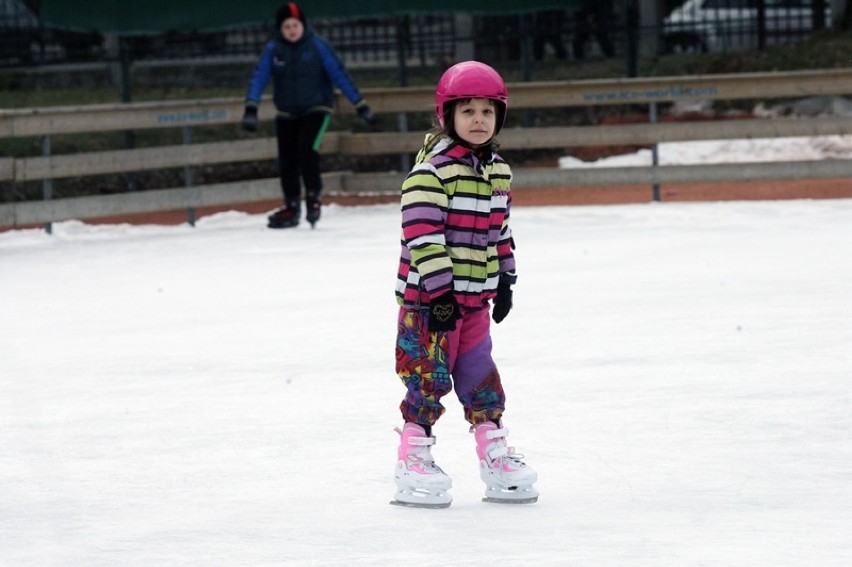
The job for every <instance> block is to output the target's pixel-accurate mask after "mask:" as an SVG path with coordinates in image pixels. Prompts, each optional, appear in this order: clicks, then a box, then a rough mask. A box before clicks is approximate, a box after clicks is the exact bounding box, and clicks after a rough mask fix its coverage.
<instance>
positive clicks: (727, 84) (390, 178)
mask: <svg viewBox="0 0 852 567" xmlns="http://www.w3.org/2000/svg"><path fill="white" fill-rule="evenodd" d="M509 91H510V93H511V97H512V98H511V107H512V109H513V110H515V109H519V108H554V107H570V106H598V105H624V104H630V105H636V104H642V105H655V104H658V103H668V102H698V101H705V100H743V99H753V100H761V101H762V100H769V99H788V98H800V97H807V96H828V95H846V94H850V93H852V69H832V70H816V71H802V72H791V73H754V74H737V75H704V76H693V77H652V78H639V79H618V80H591V81H563V82H542V83H518V84H511V85H509ZM432 92H433V91H432V89H431V88H421V87H415V88H396V89H365V91H364V94H365V96H366V97H367V98H368V100H369V101H370V103H371V106H372V107H373V108H374V109H375V111H376V112H379V113H400V112H426V113H429V112H432V110H431V109H432V104H433V102H432V100H433V99H432V96H433V94H432ZM338 108H339V109H340V112H343V113H351V112H352V109H351V106H350V105H348V104H346V103H344V102H342V101H341V103H340V104H338ZM242 109H243V104H242V100H241V99H238V98H219V99H202V100H182V101H162V102H143V103H132V104H105V105H88V106H76V107H53V108H31V109H20V110H5V111H0V138H21V137H34V136H46V137H50V136H54V135H60V134H74V133H77V134H79V133H87V132H105V131H118V130H133V129H153V128H175V127H191V126H196V125H214V124H227V123H235V122H238V121H239V120H240V118H241V116H242ZM273 115H274V112H273V108H272V103H271V101H270V99H269V97H267V98H265V99H264V101H263V103H262V105H261V117H265V118H266V119H270V118H271V117H272V116H273ZM850 132H852V117H849V116H830V117H812V118H807V119H799V118H789V117H788V118H774V119H747V120H745V119H738V120H721V121H702V122H700V125H698V126H697V123H695V122H686V123H685V122H678V123H648V124H625V125H619V126H586V127H550V128H507V129H505V130H504V131H503V132H502V133H501V136H500V139H501V145H502V147H503V148H505V149H544V148H569V147H576V146H608V145H652V144H657V143H661V142H672V141H695V140H714V139H744V138H772V137H788V136H824V135H846V134H849V133H850ZM422 141H423V133H422V132H374V133H351V132H328V133H327V134H326V136H325V137H324V140H323V145H322V147H321V151H322V152H323V153H327V154H347V155H380V154H399V153H412V152H415V151H417V150H418V149H419V148H420V145H421V144H422ZM275 153H276V146H275V140H274V138H255V139H250V140H231V141H223V142H215V143H202V144H184V145H169V146H159V147H152V148H139V149H128V150H114V151H103V152H84V153H77V154H72V155H45V156H33V157H22V158H12V157H0V181H6V182H13V183H18V182H26V181H38V180H42V181H47V180H52V179H59V178H68V177H86V176H91V175H102V174H110V173H125V172H132V171H142V170H156V169H163V168H169V167H185V166H202V165H207V164H217V163H225V162H244V161H252V160H268V159H274V157H275ZM402 175H404V173H393V174H357V175H356V174H351V173H345V172H338V173H335V174H326V175H325V176H324V177H325V178H326V179H327V183H326V185H327V186H328V190H329V192H334V191H339V192H349V193H358V192H365V191H366V192H382V191H396V190H398V188H399V184H400V182H401V177H402ZM820 177H833V178H845V177H849V178H852V160H835V161H833V162H826V163H820V162H796V163H792V164H790V163H787V164H779V163H754V164H748V165H743V164H721V165H712V166H708V165H695V166H677V167H674V166H660V167H647V168H639V167H637V168H601V169H596V170H558V169H552V170H550V169H545V170H528V171H525V170H517V171H516V181H515V186H516V187H519V188H522V187H553V186H559V187H570V186H574V185H619V184H637V183H650V184H658V183H673V182H681V183H685V182H700V181H726V180H730V181H741V180H755V179H801V178H820ZM850 183H852V181H850ZM261 186H262V187H264V189H263V190H259V189H258V188H259V187H261ZM277 192H278V189H277V182H276V181H275V180H259V181H257V182H251V183H250V182H243V183H232V184H218V185H215V186H206V187H205V186H200V187H189V188H187V187H182V188H175V189H165V190H160V191H145V192H143V193H144V195H143V194H135V193H127V194H119V195H111V196H98V197H82V198H74V199H57V200H51V201H37V202H26V203H9V204H0V226H17V225H23V224H30V223H42V222H52V221H57V220H63V219H68V218H93V217H97V216H104V215H112V214H126V213H135V212H148V211H152V210H171V209H178V208H193V207H200V206H206V205H209V204H216V205H227V204H233V203H239V202H248V201H252V200H260V199H263V200H265V199H269V198H275V197H276V196H277ZM205 193H209V195H205ZM99 200H100V201H99ZM104 203H109V204H108V205H104Z"/></svg>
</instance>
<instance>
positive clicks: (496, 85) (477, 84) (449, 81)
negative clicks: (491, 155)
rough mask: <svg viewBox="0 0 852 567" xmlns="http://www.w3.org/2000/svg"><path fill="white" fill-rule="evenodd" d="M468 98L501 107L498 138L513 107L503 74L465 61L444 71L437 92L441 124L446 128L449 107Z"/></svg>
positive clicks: (436, 105) (498, 114)
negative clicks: (484, 99) (455, 101)
mask: <svg viewBox="0 0 852 567" xmlns="http://www.w3.org/2000/svg"><path fill="white" fill-rule="evenodd" d="M467 98H487V99H490V100H493V101H494V102H495V103H496V104H497V123H496V125H495V127H494V135H495V136H496V135H497V133H498V132H499V131H500V129H501V128H502V127H503V124H504V123H505V122H506V109H507V108H508V106H509V92H508V91H507V90H506V84H505V83H504V82H503V78H502V77H501V76H500V74H499V73H498V72H497V71H495V70H494V69H493V68H491V67H489V66H488V65H486V64H485V63H480V62H479V61H462V62H461V63H456V64H455V65H453V66H452V67H450V68H449V69H447V70H446V71H444V74H443V75H441V80H440V81H438V87H437V88H436V89H435V112H436V113H437V115H438V124H440V125H441V126H444V112H445V111H446V105H447V103H449V102H452V101H454V100H458V99H467Z"/></svg>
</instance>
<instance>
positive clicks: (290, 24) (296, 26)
mask: <svg viewBox="0 0 852 567" xmlns="http://www.w3.org/2000/svg"><path fill="white" fill-rule="evenodd" d="M304 34H305V26H304V25H303V24H302V21H301V20H300V19H298V18H287V19H286V20H284V21H283V22H281V35H282V36H283V37H284V39H286V40H287V41H289V42H290V43H296V42H297V41H299V40H300V39H302V36H303V35H304Z"/></svg>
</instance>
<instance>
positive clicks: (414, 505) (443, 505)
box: [390, 500, 452, 510]
mask: <svg viewBox="0 0 852 567" xmlns="http://www.w3.org/2000/svg"><path fill="white" fill-rule="evenodd" d="M390 504H391V505H392V506H401V507H403V508H426V509H432V510H437V509H441V508H449V507H450V504H452V502H403V501H402V500H391V501H390Z"/></svg>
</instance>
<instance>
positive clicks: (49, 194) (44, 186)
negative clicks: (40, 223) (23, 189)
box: [41, 135, 53, 234]
mask: <svg viewBox="0 0 852 567" xmlns="http://www.w3.org/2000/svg"><path fill="white" fill-rule="evenodd" d="M50 153H51V147H50V136H49V135H46V136H44V137H43V138H42V139H41V155H42V156H44V157H50ZM41 194H42V198H43V199H44V200H45V201H49V200H51V199H53V179H42V180H41ZM44 230H45V232H47V233H48V234H53V223H51V222H46V223H45V224H44Z"/></svg>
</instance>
